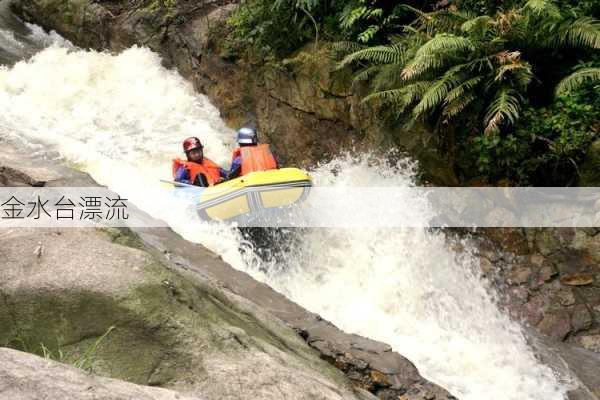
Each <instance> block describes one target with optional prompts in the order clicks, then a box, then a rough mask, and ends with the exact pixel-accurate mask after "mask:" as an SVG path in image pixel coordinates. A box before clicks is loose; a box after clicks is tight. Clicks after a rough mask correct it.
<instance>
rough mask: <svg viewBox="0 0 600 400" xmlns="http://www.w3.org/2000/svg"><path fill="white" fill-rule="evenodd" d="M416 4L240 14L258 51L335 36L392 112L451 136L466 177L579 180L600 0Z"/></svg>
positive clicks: (357, 1) (331, 1) (375, 2)
mask: <svg viewBox="0 0 600 400" xmlns="http://www.w3.org/2000/svg"><path fill="white" fill-rule="evenodd" d="M418 4H419V5H417V3H415V2H413V3H411V2H410V0H409V2H408V4H400V3H399V2H393V1H384V0H347V1H341V2H340V1H335V0H274V1H272V0H271V1H268V0H247V1H246V2H244V3H243V6H242V7H240V9H239V10H238V12H237V13H235V15H234V16H233V18H232V19H231V24H232V26H233V27H234V36H235V37H236V38H237V40H238V41H241V42H242V43H243V46H244V47H245V48H246V49H248V50H249V51H250V52H251V53H252V54H254V55H256V54H258V55H259V56H260V57H274V58H275V59H277V58H281V57H284V56H285V55H287V54H289V53H291V52H292V51H294V50H296V49H298V48H299V47H300V46H302V45H303V44H304V43H306V42H308V41H317V42H318V41H321V42H331V43H332V45H331V48H332V49H333V50H334V53H335V55H336V57H337V60H338V61H339V64H338V66H339V68H340V69H342V68H344V69H348V68H350V69H351V70H352V71H354V74H355V75H354V82H355V83H356V84H357V85H359V86H360V92H361V93H365V89H366V95H365V97H364V99H363V100H364V102H365V103H367V104H372V105H375V106H378V105H379V106H383V107H375V108H374V109H381V110H385V113H383V114H382V118H383V117H384V116H385V117H386V118H387V117H388V116H390V114H391V115H392V116H393V117H394V119H393V121H394V123H397V122H398V121H400V122H410V121H413V122H414V121H419V123H424V124H425V125H429V126H431V127H432V128H433V129H434V130H435V131H437V132H438V133H439V134H440V136H441V137H442V138H444V140H442V141H441V142H440V143H446V142H447V140H446V139H447V138H448V137H452V139H451V140H452V141H453V143H452V144H451V147H452V149H450V150H451V153H452V154H454V155H455V158H457V159H459V163H458V164H459V165H462V166H461V167H459V169H460V170H461V171H462V174H463V178H465V179H469V178H472V177H474V176H473V175H475V174H480V176H482V177H483V178H484V179H488V180H490V181H494V180H498V179H503V178H509V179H510V180H512V181H514V182H515V183H521V184H571V183H573V182H574V181H575V180H576V179H573V177H575V178H576V177H577V169H578V165H579V164H580V163H581V161H582V160H583V158H584V156H585V151H586V149H587V147H588V146H589V144H590V143H591V141H592V140H594V138H596V137H597V134H598V127H599V123H598V120H599V119H600V100H599V97H600V95H599V93H600V56H599V52H598V49H600V22H598V20H597V19H596V18H598V17H599V16H600V14H599V13H600V1H597V0H584V1H576V0H528V1H527V0H447V1H445V2H439V3H435V2H425V3H423V2H420V3H418ZM424 4H425V5H424ZM461 171H459V172H461ZM540 171H554V173H553V174H552V173H550V174H548V173H546V172H544V173H541V172H540Z"/></svg>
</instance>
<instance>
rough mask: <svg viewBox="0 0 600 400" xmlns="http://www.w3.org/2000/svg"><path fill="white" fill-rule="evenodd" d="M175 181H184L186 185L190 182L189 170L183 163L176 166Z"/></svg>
mask: <svg viewBox="0 0 600 400" xmlns="http://www.w3.org/2000/svg"><path fill="white" fill-rule="evenodd" d="M175 182H181V183H186V184H188V185H191V184H192V181H191V180H190V172H189V171H188V170H187V168H185V167H184V166H183V165H182V166H180V167H179V168H177V172H175Z"/></svg>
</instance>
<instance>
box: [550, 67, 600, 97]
mask: <svg viewBox="0 0 600 400" xmlns="http://www.w3.org/2000/svg"><path fill="white" fill-rule="evenodd" d="M586 83H600V68H598V67H590V68H582V69H580V70H577V71H575V72H573V73H572V74H571V75H569V76H567V77H566V78H564V79H563V80H562V81H560V82H559V84H558V85H557V86H556V89H555V93H556V95H557V96H561V95H565V94H567V93H569V92H573V91H575V90H576V89H578V88H579V87H581V86H582V85H584V84H586Z"/></svg>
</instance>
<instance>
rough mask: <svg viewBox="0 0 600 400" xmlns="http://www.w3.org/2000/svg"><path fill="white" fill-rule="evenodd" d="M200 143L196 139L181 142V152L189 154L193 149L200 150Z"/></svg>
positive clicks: (191, 138)
mask: <svg viewBox="0 0 600 400" xmlns="http://www.w3.org/2000/svg"><path fill="white" fill-rule="evenodd" d="M203 147H204V146H202V142H200V139H198V138H197V137H189V138H187V139H185V140H184V141H183V151H184V152H186V153H187V152H189V151H191V150H194V149H202V148H203Z"/></svg>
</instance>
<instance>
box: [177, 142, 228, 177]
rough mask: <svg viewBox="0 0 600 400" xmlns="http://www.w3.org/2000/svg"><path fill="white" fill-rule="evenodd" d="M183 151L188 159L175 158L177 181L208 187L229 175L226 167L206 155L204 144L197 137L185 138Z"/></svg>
mask: <svg viewBox="0 0 600 400" xmlns="http://www.w3.org/2000/svg"><path fill="white" fill-rule="evenodd" d="M183 151H184V153H185V155H186V158H187V160H186V161H184V160H181V159H179V158H177V159H175V160H173V179H174V180H175V181H176V182H181V183H187V184H188V185H196V186H203V187H208V186H213V185H216V184H217V183H220V182H222V181H223V179H224V178H225V177H226V176H227V172H226V171H225V170H224V169H222V168H221V167H219V166H218V165H217V164H216V163H214V162H212V161H211V160H209V159H208V158H206V157H204V146H203V145H202V142H200V139H198V138H197V137H189V138H187V139H185V140H184V141H183Z"/></svg>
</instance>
